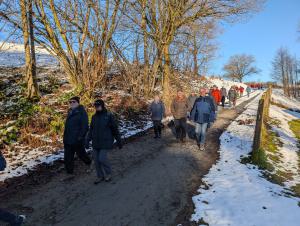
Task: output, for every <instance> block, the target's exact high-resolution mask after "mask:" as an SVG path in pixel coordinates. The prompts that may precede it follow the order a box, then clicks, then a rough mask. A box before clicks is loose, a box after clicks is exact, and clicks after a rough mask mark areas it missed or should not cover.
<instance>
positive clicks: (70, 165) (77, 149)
mask: <svg viewBox="0 0 300 226" xmlns="http://www.w3.org/2000/svg"><path fill="white" fill-rule="evenodd" d="M75 153H76V155H77V156H78V158H80V159H81V160H82V161H83V162H84V163H85V164H87V165H90V164H91V162H92V161H91V159H90V158H89V156H88V154H87V153H86V151H85V148H84V144H83V143H78V144H72V145H70V144H65V152H64V161H65V168H66V171H67V173H70V174H72V173H73V171H74V155H75Z"/></svg>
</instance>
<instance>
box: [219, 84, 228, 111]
mask: <svg viewBox="0 0 300 226" xmlns="http://www.w3.org/2000/svg"><path fill="white" fill-rule="evenodd" d="M220 91H221V102H222V107H225V100H226V97H227V90H226V88H225V87H224V86H222V88H221V90H220Z"/></svg>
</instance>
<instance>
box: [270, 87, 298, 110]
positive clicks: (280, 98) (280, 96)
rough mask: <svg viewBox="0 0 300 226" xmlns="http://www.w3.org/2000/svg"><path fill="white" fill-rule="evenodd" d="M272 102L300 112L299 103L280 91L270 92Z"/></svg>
mask: <svg viewBox="0 0 300 226" xmlns="http://www.w3.org/2000/svg"><path fill="white" fill-rule="evenodd" d="M272 101H273V102H274V103H277V104H281V105H283V106H285V107H287V108H291V109H298V110H300V101H298V100H297V99H295V98H292V97H288V96H286V95H284V93H283V90H282V89H273V90H272Z"/></svg>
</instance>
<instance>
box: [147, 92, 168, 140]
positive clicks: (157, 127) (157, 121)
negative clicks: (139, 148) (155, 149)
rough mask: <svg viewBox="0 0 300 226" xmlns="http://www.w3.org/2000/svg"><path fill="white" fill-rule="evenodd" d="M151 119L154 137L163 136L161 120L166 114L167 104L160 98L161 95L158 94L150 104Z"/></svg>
mask: <svg viewBox="0 0 300 226" xmlns="http://www.w3.org/2000/svg"><path fill="white" fill-rule="evenodd" d="M149 111H150V114H151V119H152V121H153V128H154V134H155V136H154V138H161V126H162V124H161V120H162V119H163V117H164V116H165V105H164V103H163V102H162V101H161V100H160V97H159V96H158V95H156V96H155V97H154V101H153V102H152V103H151V104H150V106H149Z"/></svg>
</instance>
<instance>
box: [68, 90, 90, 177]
mask: <svg viewBox="0 0 300 226" xmlns="http://www.w3.org/2000/svg"><path fill="white" fill-rule="evenodd" d="M69 104H70V109H69V111H68V116H67V119H66V122H65V130H64V135H63V142H64V162H65V168H66V171H67V173H68V174H73V171H74V155H75V153H76V155H77V156H78V157H79V158H80V159H81V160H82V161H83V162H84V163H85V164H86V165H91V163H92V161H91V159H90V158H89V156H88V154H87V153H86V151H85V148H84V144H85V136H86V133H87V131H88V128H89V123H88V115H87V113H86V111H85V108H84V107H83V106H82V105H80V98H79V97H77V96H75V97H72V98H71V99H70V100H69Z"/></svg>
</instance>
